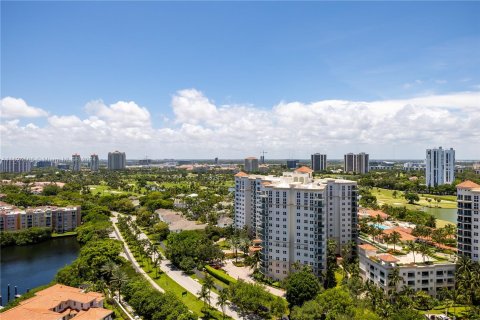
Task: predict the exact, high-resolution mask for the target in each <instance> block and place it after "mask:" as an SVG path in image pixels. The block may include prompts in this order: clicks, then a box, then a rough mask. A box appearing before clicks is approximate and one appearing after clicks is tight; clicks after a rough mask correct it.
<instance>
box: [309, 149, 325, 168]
mask: <svg viewBox="0 0 480 320" xmlns="http://www.w3.org/2000/svg"><path fill="white" fill-rule="evenodd" d="M310 158H311V162H312V170H313V171H314V172H319V171H325V170H327V155H326V154H320V153H315V154H312V155H311V157H310Z"/></svg>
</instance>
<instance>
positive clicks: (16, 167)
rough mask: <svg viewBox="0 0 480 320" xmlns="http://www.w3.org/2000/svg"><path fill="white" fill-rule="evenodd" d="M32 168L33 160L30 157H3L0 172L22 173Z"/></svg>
mask: <svg viewBox="0 0 480 320" xmlns="http://www.w3.org/2000/svg"><path fill="white" fill-rule="evenodd" d="M31 170H32V161H30V160H28V159H3V160H2V162H1V163H0V172H8V173H21V172H30V171H31Z"/></svg>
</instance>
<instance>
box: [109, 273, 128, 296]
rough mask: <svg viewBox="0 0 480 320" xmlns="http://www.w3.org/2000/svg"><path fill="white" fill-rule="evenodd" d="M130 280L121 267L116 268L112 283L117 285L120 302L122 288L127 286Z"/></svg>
mask: <svg viewBox="0 0 480 320" xmlns="http://www.w3.org/2000/svg"><path fill="white" fill-rule="evenodd" d="M127 282H128V276H127V274H126V273H125V271H123V270H122V269H120V268H116V269H115V271H114V272H113V274H112V284H113V285H114V286H115V288H116V289H117V290H118V302H119V303H120V296H121V292H122V288H123V287H124V286H125V284H126V283H127Z"/></svg>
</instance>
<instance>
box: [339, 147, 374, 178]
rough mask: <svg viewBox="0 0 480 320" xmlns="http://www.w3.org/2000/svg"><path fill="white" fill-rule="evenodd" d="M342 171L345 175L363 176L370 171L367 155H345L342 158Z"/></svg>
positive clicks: (363, 153)
mask: <svg viewBox="0 0 480 320" xmlns="http://www.w3.org/2000/svg"><path fill="white" fill-rule="evenodd" d="M343 162H344V164H343V170H344V172H347V173H356V174H365V173H367V172H368V171H369V169H370V160H369V155H368V153H365V152H361V153H359V154H353V153H347V154H346V155H344V156H343Z"/></svg>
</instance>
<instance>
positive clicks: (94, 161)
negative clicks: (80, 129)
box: [90, 154, 99, 171]
mask: <svg viewBox="0 0 480 320" xmlns="http://www.w3.org/2000/svg"><path fill="white" fill-rule="evenodd" d="M98 164H99V160H98V155H97V154H92V155H91V156H90V170H91V171H98V166H99V165H98Z"/></svg>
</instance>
